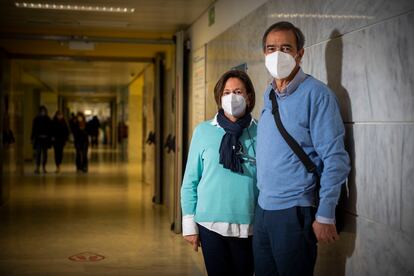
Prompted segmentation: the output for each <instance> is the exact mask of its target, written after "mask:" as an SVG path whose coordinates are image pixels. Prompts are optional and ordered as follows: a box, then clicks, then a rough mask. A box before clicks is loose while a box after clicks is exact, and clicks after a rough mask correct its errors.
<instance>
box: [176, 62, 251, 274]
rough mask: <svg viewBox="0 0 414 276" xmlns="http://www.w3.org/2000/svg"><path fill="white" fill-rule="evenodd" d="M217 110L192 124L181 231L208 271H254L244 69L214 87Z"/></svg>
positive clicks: (248, 84) (248, 117)
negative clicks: (203, 119)
mask: <svg viewBox="0 0 414 276" xmlns="http://www.w3.org/2000/svg"><path fill="white" fill-rule="evenodd" d="M214 96H215V100H216V103H217V106H218V113H217V114H216V116H215V118H214V119H213V120H211V121H207V122H203V123H201V124H200V125H198V126H197V127H196V129H195V130H194V133H193V138H192V141H191V146H190V151H189V154H188V160H187V166H186V169H185V174H184V179H183V184H182V188H181V206H182V210H183V236H184V239H185V240H186V241H188V242H189V243H190V244H191V245H192V246H193V248H194V250H195V251H198V247H199V246H200V245H201V248H202V251H203V256H204V263H205V265H206V268H207V272H208V274H209V275H210V276H212V275H253V268H254V266H253V251H252V233H253V231H252V230H253V229H252V223H253V214H254V208H255V204H256V200H257V195H258V190H257V187H256V164H255V158H254V156H255V146H256V128H257V126H256V122H255V121H254V120H253V119H252V116H251V114H250V113H251V111H252V110H253V108H254V105H255V91H254V87H253V85H252V82H251V80H250V78H249V76H248V75H247V74H246V73H244V72H243V71H238V70H231V71H228V72H226V73H225V74H224V75H223V76H222V77H221V78H220V80H219V81H218V82H217V84H216V86H215V88H214Z"/></svg>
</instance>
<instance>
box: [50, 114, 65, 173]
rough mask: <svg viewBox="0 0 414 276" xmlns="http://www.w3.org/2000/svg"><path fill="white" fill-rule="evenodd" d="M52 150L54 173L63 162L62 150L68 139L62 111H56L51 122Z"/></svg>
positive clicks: (58, 170) (57, 171)
mask: <svg viewBox="0 0 414 276" xmlns="http://www.w3.org/2000/svg"><path fill="white" fill-rule="evenodd" d="M52 137H53V148H54V150H55V164H56V173H59V172H60V165H61V164H62V160H63V148H64V147H65V144H66V142H67V141H68V137H69V128H68V124H67V123H66V120H65V118H64V117H63V113H62V111H60V110H58V111H56V113H55V116H54V117H53V120H52Z"/></svg>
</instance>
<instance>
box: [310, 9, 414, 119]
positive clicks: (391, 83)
mask: <svg viewBox="0 0 414 276" xmlns="http://www.w3.org/2000/svg"><path fill="white" fill-rule="evenodd" d="M332 32H333V33H334V32H336V31H335V30H333V31H332ZM413 48H414V12H411V13H408V14H405V15H402V16H399V17H396V18H393V19H390V20H387V21H384V22H381V23H378V24H375V25H373V26H370V27H368V28H366V29H363V30H361V31H358V32H353V33H349V34H346V35H344V36H342V37H339V38H336V39H332V40H329V41H327V42H323V43H321V44H317V45H314V46H311V47H309V48H306V50H305V56H304V59H303V68H304V70H305V72H307V73H310V74H312V75H313V76H314V77H316V78H318V79H320V80H322V81H324V82H325V83H327V84H328V86H329V87H331V89H332V90H333V91H334V92H335V93H336V95H337V96H338V99H339V102H340V105H341V112H342V116H343V119H344V121H346V122H353V121H355V122H378V121H394V122H395V121H413V120H414V93H413V92H412V87H414V55H410V54H408V53H409V52H410V50H409V49H413Z"/></svg>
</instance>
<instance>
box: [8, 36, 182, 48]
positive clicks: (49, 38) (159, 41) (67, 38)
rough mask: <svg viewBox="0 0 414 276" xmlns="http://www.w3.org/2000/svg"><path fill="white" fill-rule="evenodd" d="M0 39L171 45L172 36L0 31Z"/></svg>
mask: <svg viewBox="0 0 414 276" xmlns="http://www.w3.org/2000/svg"><path fill="white" fill-rule="evenodd" d="M0 39H11V40H47V41H58V42H71V41H73V42H75V41H76V42H85V43H88V42H89V43H125V44H141V45H173V44H175V40H174V39H173V38H171V39H168V38H124V37H99V36H69V35H37V34H20V33H0Z"/></svg>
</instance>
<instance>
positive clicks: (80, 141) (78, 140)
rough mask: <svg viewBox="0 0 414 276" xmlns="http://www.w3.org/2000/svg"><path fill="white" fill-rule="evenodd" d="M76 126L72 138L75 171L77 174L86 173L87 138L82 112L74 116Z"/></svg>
mask: <svg viewBox="0 0 414 276" xmlns="http://www.w3.org/2000/svg"><path fill="white" fill-rule="evenodd" d="M76 119H77V121H76V124H75V126H74V132H73V136H74V138H75V148H76V170H77V171H78V172H85V173H86V172H88V147H89V137H88V132H87V130H86V120H85V115H84V114H83V113H82V112H78V113H77V114H76Z"/></svg>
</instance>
